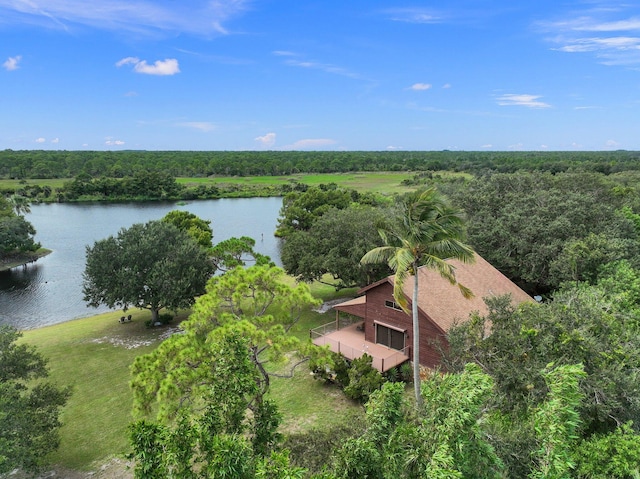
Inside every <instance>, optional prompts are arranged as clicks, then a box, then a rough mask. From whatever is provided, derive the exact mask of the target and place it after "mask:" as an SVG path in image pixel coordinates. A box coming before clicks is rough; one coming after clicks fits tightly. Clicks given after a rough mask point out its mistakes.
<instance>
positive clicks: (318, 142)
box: [283, 138, 336, 150]
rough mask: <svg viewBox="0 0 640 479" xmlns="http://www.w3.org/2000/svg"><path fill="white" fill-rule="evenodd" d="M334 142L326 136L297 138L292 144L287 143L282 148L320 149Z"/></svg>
mask: <svg viewBox="0 0 640 479" xmlns="http://www.w3.org/2000/svg"><path fill="white" fill-rule="evenodd" d="M335 143H336V141H335V140H330V139H328V138H315V139H312V138H309V139H305V140H298V141H296V142H295V143H293V144H292V145H287V146H285V147H284V148H283V149H286V150H316V149H321V148H322V147H325V146H329V145H334V144H335Z"/></svg>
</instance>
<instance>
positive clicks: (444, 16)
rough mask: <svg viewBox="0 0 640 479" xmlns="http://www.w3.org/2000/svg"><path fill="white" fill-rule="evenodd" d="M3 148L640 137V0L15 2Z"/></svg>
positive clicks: (562, 143) (7, 28)
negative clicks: (624, 0)
mask: <svg viewBox="0 0 640 479" xmlns="http://www.w3.org/2000/svg"><path fill="white" fill-rule="evenodd" d="M0 66H1V67H2V68H0V149H7V148H11V149H15V150H23V149H64V150H86V149H90V150H121V149H148V150H442V149H451V150H475V151H478V150H480V151H482V150H500V151H505V150H549V151H552V150H614V149H627V150H640V4H639V3H638V2H628V3H623V2H609V1H605V0H587V1H564V2H563V1H558V0H553V1H547V0H535V1H534V0H529V1H520V2H518V1H515V2H514V1H513V0H508V1H507V0H491V1H485V0H466V1H465V0H450V1H448V2H435V1H432V2H426V1H422V2H421V1H417V2H406V3H405V2H404V1H388V2H381V1H373V0H370V1H361V0H348V1H335V0H325V1H316V0H311V1H306V0H264V1H262V0H253V1H249V0H216V1H205V0H157V1H143V0H93V1H87V0H0Z"/></svg>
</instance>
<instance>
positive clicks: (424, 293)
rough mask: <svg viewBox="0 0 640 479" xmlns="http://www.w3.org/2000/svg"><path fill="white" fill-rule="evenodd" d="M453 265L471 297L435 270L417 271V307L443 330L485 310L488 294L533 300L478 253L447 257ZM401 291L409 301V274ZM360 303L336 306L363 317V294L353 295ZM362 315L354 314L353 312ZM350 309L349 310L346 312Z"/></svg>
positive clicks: (411, 285) (411, 292) (411, 293)
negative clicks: (466, 258) (469, 260)
mask: <svg viewBox="0 0 640 479" xmlns="http://www.w3.org/2000/svg"><path fill="white" fill-rule="evenodd" d="M448 262H449V263H450V264H451V265H453V266H454V267H455V275H456V280H457V281H458V282H459V283H460V284H462V285H464V286H466V287H467V288H469V289H470V290H471V291H472V292H473V294H474V297H473V298H471V299H465V298H464V296H462V293H461V292H460V290H459V289H458V287H457V286H453V285H451V283H449V281H448V280H446V279H444V278H442V277H441V276H440V275H439V274H438V273H437V272H436V271H433V270H431V269H428V268H425V267H422V268H420V269H419V270H418V274H419V275H420V276H419V278H418V284H419V288H420V290H419V292H418V307H419V308H420V309H421V310H422V312H423V313H424V314H425V315H426V316H428V317H429V318H431V320H432V321H433V322H434V323H436V325H438V326H439V327H440V328H441V329H442V331H443V332H446V331H448V330H449V328H451V326H452V325H453V324H454V323H455V322H456V321H457V322H460V321H464V320H466V319H468V317H469V314H470V313H472V312H473V311H478V312H480V313H481V314H485V313H487V306H486V305H485V303H484V300H483V298H485V297H490V296H502V295H505V294H511V300H512V301H513V302H514V303H516V304H519V303H522V302H525V301H533V298H531V296H529V295H528V294H527V293H525V292H524V291H523V290H522V289H520V287H518V286H517V285H516V284H515V283H513V282H512V281H511V280H510V279H509V278H507V277H506V276H505V275H503V274H502V273H501V272H500V271H498V270H497V269H496V268H494V267H493V266H492V265H491V264H489V263H488V262H487V261H486V260H485V259H484V258H482V257H481V256H480V255H479V254H477V253H476V255H475V262H473V263H463V262H461V261H459V260H448ZM393 280H394V276H388V277H387V278H384V279H382V280H380V281H378V282H376V283H372V284H370V285H368V286H365V287H364V288H362V289H361V290H360V291H359V292H358V294H363V293H366V292H367V291H368V290H370V289H372V288H375V287H376V286H378V285H380V284H382V283H384V282H389V283H391V284H393ZM404 293H405V295H406V296H407V298H408V299H409V302H411V297H412V296H413V276H411V277H408V278H407V279H406V281H405V284H404ZM356 300H361V301H362V302H357V303H356V302H355V300H351V301H350V302H345V303H341V304H339V305H336V309H339V310H341V311H345V312H349V313H351V314H356V315H357V316H361V317H364V297H359V298H356ZM360 309H362V314H358V313H357V312H356V311H358V312H360ZM348 310H351V311H348Z"/></svg>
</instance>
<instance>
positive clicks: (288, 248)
mask: <svg viewBox="0 0 640 479" xmlns="http://www.w3.org/2000/svg"><path fill="white" fill-rule="evenodd" d="M388 214H390V212H389V211H387V210H383V209H381V208H373V207H371V206H350V207H348V208H344V209H337V208H331V209H329V210H328V211H327V212H326V213H325V214H324V215H322V216H321V217H320V218H318V219H317V220H316V221H314V223H313V224H312V225H311V227H310V228H309V230H308V231H295V232H293V233H291V234H289V235H287V237H286V240H285V241H284V242H283V244H282V247H281V251H280V253H281V258H282V264H283V266H284V268H285V270H286V271H287V273H289V274H291V275H292V276H295V277H297V278H298V279H300V280H303V281H322V278H323V276H324V275H325V274H329V275H331V276H332V277H333V279H334V280H337V282H336V283H334V285H335V287H336V288H343V287H353V286H364V285H366V284H369V283H372V282H374V281H377V280H378V279H381V278H383V277H385V276H387V275H389V274H391V270H390V269H389V268H388V266H387V265H385V264H366V265H365V264H362V263H360V259H361V258H362V256H363V255H364V254H365V253H366V252H367V251H369V250H371V249H373V248H375V247H377V246H382V239H381V238H380V235H378V231H377V225H378V224H380V223H381V222H382V221H383V220H384V219H385V218H386V216H387V215H388Z"/></svg>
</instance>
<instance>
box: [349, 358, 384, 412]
mask: <svg viewBox="0 0 640 479" xmlns="http://www.w3.org/2000/svg"><path fill="white" fill-rule="evenodd" d="M372 362H373V358H372V357H371V356H369V355H368V354H363V355H362V356H360V357H359V358H356V359H354V360H352V361H351V365H350V367H349V373H348V375H349V383H348V385H346V386H345V387H344V394H345V395H346V396H347V397H348V398H350V399H353V400H354V401H359V402H362V403H365V402H367V401H368V400H369V396H370V395H371V393H373V392H374V391H376V390H377V389H380V387H381V386H382V385H383V384H384V382H385V379H384V378H383V377H382V374H380V371H378V370H377V369H375V368H374V367H373V366H372V365H371V364H372Z"/></svg>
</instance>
